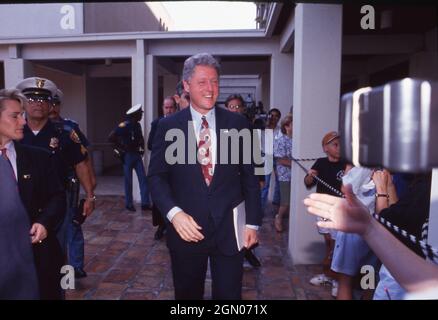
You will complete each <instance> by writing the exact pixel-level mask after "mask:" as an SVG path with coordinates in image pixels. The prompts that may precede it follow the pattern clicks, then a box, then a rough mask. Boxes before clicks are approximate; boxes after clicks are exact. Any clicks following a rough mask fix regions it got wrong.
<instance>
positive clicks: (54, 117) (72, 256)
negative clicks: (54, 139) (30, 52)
mask: <svg viewBox="0 0 438 320" xmlns="http://www.w3.org/2000/svg"><path fill="white" fill-rule="evenodd" d="M63 99H64V94H63V92H62V91H61V90H60V89H57V90H56V94H55V95H54V96H53V98H52V108H51V109H50V111H49V118H50V121H52V122H53V123H55V124H56V126H58V127H62V129H63V130H65V131H68V132H70V131H72V130H74V131H75V132H76V133H77V135H78V137H79V140H80V141H81V143H82V145H83V146H84V147H85V148H87V151H88V146H89V145H90V142H89V141H88V139H87V137H86V136H85V135H84V134H83V133H82V131H81V129H80V128H79V124H78V123H77V122H75V121H73V120H71V119H67V118H62V117H61V103H62V102H63ZM84 161H85V163H86V165H87V167H88V170H89V176H90V178H91V184H92V188H93V190H95V189H96V185H97V184H96V176H95V174H94V169H93V166H92V163H91V157H90V154H88V157H87V158H86V159H85V160H84ZM79 189H80V188H79V185H77V187H76V188H74V190H72V192H73V193H74V195H73V197H72V198H74V199H79ZM69 210H72V211H73V212H72V213H71V215H72V216H73V217H75V216H76V215H78V214H81V213H80V212H78V211H79V210H80V208H79V206H78V205H75V206H72V207H71V208H69ZM76 221H77V220H76ZM82 222H83V220H82ZM65 223H67V226H66V238H67V239H66V241H67V245H66V246H67V258H68V263H69V264H70V265H71V266H73V268H74V269H75V277H76V278H84V277H86V276H87V273H86V272H85V270H84V264H85V262H84V259H85V253H84V251H85V239H84V234H83V232H82V227H81V224H80V223H75V222H74V221H73V219H67V220H66V221H65Z"/></svg>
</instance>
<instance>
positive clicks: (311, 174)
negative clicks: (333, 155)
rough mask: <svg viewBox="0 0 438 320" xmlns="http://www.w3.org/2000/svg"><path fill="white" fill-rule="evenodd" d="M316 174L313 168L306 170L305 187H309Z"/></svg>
mask: <svg viewBox="0 0 438 320" xmlns="http://www.w3.org/2000/svg"><path fill="white" fill-rule="evenodd" d="M314 176H318V171H316V170H314V169H310V170H309V171H307V175H306V176H305V177H304V183H305V184H306V186H307V187H310V186H311V185H312V184H313V180H314V179H313V177H314Z"/></svg>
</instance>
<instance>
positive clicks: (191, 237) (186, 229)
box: [171, 211, 204, 242]
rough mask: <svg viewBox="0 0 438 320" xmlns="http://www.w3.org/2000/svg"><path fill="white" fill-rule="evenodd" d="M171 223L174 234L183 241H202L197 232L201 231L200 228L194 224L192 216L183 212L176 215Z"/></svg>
mask: <svg viewBox="0 0 438 320" xmlns="http://www.w3.org/2000/svg"><path fill="white" fill-rule="evenodd" d="M171 222H172V224H173V227H174V228H175V230H176V232H178V234H179V236H180V237H181V239H183V240H184V241H187V242H198V241H201V240H202V239H204V236H203V235H202V233H201V232H199V231H198V230H201V229H202V227H201V226H199V225H198V224H197V223H196V221H195V220H194V219H193V218H192V216H190V215H188V214H187V213H185V212H184V211H180V212H178V213H176V214H175V215H174V216H173V218H172V221H171Z"/></svg>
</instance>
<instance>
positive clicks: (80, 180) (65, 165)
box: [16, 77, 96, 286]
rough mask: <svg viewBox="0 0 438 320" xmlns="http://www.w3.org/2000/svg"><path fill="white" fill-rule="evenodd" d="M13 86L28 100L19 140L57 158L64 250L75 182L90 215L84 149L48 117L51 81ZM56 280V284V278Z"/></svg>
mask: <svg viewBox="0 0 438 320" xmlns="http://www.w3.org/2000/svg"><path fill="white" fill-rule="evenodd" d="M16 87H17V89H19V90H20V91H21V92H22V93H23V94H24V95H25V96H26V98H27V102H28V103H27V104H26V105H25V111H26V121H27V123H26V125H25V126H24V129H23V135H24V137H23V139H21V140H20V143H21V144H24V145H31V146H36V147H40V148H43V149H45V150H48V151H49V152H50V153H51V154H52V156H53V157H54V158H56V159H57V164H58V166H59V170H58V173H59V176H60V179H61V180H62V181H63V183H64V186H65V187H66V196H67V212H66V214H65V215H64V221H63V222H62V223H60V224H59V225H58V226H56V230H57V237H58V241H59V244H60V245H61V248H62V249H63V252H64V253H66V250H67V224H68V222H69V221H70V220H71V219H72V215H73V214H74V210H76V209H77V207H78V204H77V202H78V198H77V196H75V195H76V192H75V190H76V189H77V188H79V184H81V185H82V187H83V189H84V191H85V194H86V198H85V199H84V200H85V201H84V210H83V215H84V216H89V215H91V213H92V212H93V210H94V203H95V201H96V197H95V195H94V187H93V184H92V180H91V177H90V172H89V170H88V167H87V164H86V159H87V157H88V152H87V149H86V148H85V147H84V146H83V144H82V142H81V140H80V138H79V136H78V134H77V132H76V131H75V130H74V129H73V128H69V129H67V128H65V127H64V126H62V125H59V124H56V123H54V122H52V121H50V119H49V112H50V110H51V109H52V103H53V98H54V96H55V95H56V93H57V89H58V88H57V86H56V85H55V84H54V83H53V82H52V81H50V80H49V79H45V78H41V77H31V78H26V79H24V80H22V81H21V82H19V83H18V84H17V86H16ZM84 276H86V273H85V272H84V271H83V270H82V269H75V277H77V278H79V277H84ZM57 282H58V286H59V281H57Z"/></svg>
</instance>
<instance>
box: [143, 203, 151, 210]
mask: <svg viewBox="0 0 438 320" xmlns="http://www.w3.org/2000/svg"><path fill="white" fill-rule="evenodd" d="M141 210H143V211H146V210H149V211H150V210H152V206H151V205H150V204H146V205H142V206H141Z"/></svg>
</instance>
